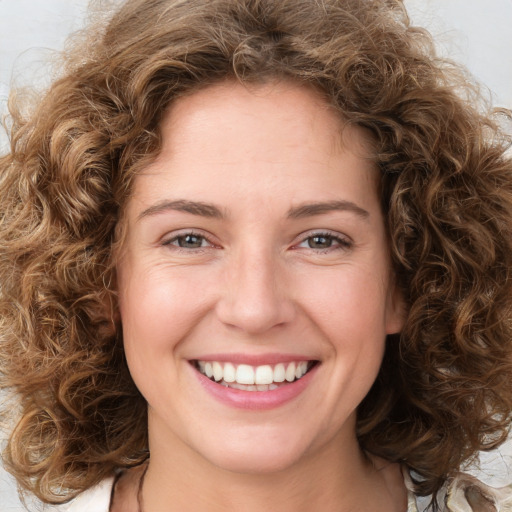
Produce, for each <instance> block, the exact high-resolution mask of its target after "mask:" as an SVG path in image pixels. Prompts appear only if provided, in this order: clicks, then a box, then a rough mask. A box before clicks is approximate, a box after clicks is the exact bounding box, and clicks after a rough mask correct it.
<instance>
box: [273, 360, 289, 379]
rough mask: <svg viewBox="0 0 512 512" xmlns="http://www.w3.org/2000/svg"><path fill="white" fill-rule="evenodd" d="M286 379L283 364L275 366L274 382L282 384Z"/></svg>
mask: <svg viewBox="0 0 512 512" xmlns="http://www.w3.org/2000/svg"><path fill="white" fill-rule="evenodd" d="M285 379H286V370H285V367H284V364H282V363H279V364H276V367H275V368H274V382H284V380H285Z"/></svg>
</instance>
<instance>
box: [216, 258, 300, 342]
mask: <svg viewBox="0 0 512 512" xmlns="http://www.w3.org/2000/svg"><path fill="white" fill-rule="evenodd" d="M278 260H279V258H278V257H275V256H272V255H271V254H269V253H265V252H264V251H261V250H255V249H253V250H250V249H248V250H246V251H240V253H239V254H237V255H236V256H234V257H233V258H232V259H231V261H230V262H229V264H227V265H226V268H225V276H224V283H223V290H222V292H221V293H222V295H221V298H220V300H219V301H218V303H217V315H218V318H219V319H220V321H221V322H222V323H224V324H225V325H228V326H230V327H232V328H236V329H238V330H240V331H243V332H245V333H246V334H251V335H255V334H261V333H264V332H266V331H269V330H271V329H272V328H274V327H278V326H282V325H285V324H287V323H289V322H291V320H292V319H293V317H294V314H295V308H294V304H293V300H292V299H291V296H290V290H289V287H287V286H286V281H287V280H286V278H285V268H284V265H283V262H281V261H278Z"/></svg>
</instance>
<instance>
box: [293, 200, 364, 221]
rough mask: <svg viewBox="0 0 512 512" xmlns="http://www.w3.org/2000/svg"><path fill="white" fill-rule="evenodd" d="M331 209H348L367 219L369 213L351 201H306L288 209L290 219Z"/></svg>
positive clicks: (322, 212)
mask: <svg viewBox="0 0 512 512" xmlns="http://www.w3.org/2000/svg"><path fill="white" fill-rule="evenodd" d="M332 211H342V212H343V211H348V212H352V213H355V214H356V215H357V216H358V217H361V218H362V219H365V220H366V219H368V217H370V213H369V212H368V211H366V210H364V209H363V208H361V207H360V206H357V204H355V203H353V202H351V201H326V202H321V203H306V204H302V205H299V206H296V207H294V208H291V209H290V210H288V217H289V218H291V219H302V218H304V217H312V216H314V215H322V214H324V213H329V212H332Z"/></svg>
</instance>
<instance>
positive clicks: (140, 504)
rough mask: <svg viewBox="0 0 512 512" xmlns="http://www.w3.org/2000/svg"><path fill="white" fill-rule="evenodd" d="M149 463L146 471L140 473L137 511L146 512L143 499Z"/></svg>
mask: <svg viewBox="0 0 512 512" xmlns="http://www.w3.org/2000/svg"><path fill="white" fill-rule="evenodd" d="M148 467H149V464H146V467H145V468H144V471H143V472H142V474H141V475H140V479H139V488H138V489H137V512H144V502H143V500H142V487H143V486H144V478H145V477H146V472H147V470H148Z"/></svg>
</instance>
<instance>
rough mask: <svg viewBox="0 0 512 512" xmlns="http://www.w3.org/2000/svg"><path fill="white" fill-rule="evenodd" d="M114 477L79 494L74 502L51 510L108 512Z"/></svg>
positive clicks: (61, 511)
mask: <svg viewBox="0 0 512 512" xmlns="http://www.w3.org/2000/svg"><path fill="white" fill-rule="evenodd" d="M113 484H114V477H110V478H106V479H105V480H103V481H101V482H100V483H99V484H98V485H95V486H94V487H91V488H90V489H88V490H87V491H84V492H83V493H82V494H79V495H78V496H77V497H76V498H75V499H74V500H73V501H71V502H69V503H66V504H65V505H60V506H59V507H55V509H53V508H52V509H51V510H52V512H53V511H55V512H108V510H109V507H110V497H111V494H112V486H113Z"/></svg>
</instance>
